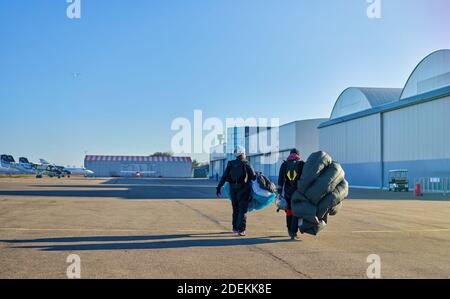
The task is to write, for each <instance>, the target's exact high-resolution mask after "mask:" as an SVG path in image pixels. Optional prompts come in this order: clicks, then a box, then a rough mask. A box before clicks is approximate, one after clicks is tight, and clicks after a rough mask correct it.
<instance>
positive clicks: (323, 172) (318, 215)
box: [292, 151, 348, 235]
mask: <svg viewBox="0 0 450 299" xmlns="http://www.w3.org/2000/svg"><path fill="white" fill-rule="evenodd" d="M347 195H348V182H347V181H346V180H345V173H344V170H343V169H342V167H341V165H340V164H339V163H337V162H335V161H333V160H332V158H331V157H330V156H329V155H328V154H327V153H325V152H323V151H320V152H316V153H313V154H311V156H309V158H308V160H307V161H306V163H305V165H304V167H303V173H302V176H301V177H300V179H299V181H298V186H297V191H295V192H294V194H293V195H292V212H293V213H294V215H295V216H296V217H298V218H301V219H302V221H301V224H300V232H301V233H307V234H311V235H317V233H318V232H319V231H321V230H322V229H323V228H324V227H325V226H326V225H327V221H328V215H331V216H334V215H336V214H337V212H338V210H339V208H340V207H341V205H342V201H343V200H344V199H345V198H346V197H347Z"/></svg>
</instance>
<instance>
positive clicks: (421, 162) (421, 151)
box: [319, 49, 450, 188]
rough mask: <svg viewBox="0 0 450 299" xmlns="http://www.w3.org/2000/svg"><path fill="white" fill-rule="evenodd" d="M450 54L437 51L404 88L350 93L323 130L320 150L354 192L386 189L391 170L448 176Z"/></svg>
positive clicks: (350, 90)
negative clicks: (342, 171) (338, 167)
mask: <svg viewBox="0 0 450 299" xmlns="http://www.w3.org/2000/svg"><path fill="white" fill-rule="evenodd" d="M449 128H450V50H448V49H444V50H439V51H436V52H433V53H432V54H430V55H428V56H427V57H425V58H424V59H423V60H422V61H421V62H420V63H419V64H418V65H417V67H416V68H415V69H414V71H413V72H412V74H411V75H410V77H409V79H408V81H407V82H406V84H405V86H404V88H400V89H396V88H394V89H393V88H355V87H353V88H348V89H346V90H345V91H344V92H343V93H342V94H341V95H340V96H339V97H338V99H337V100H336V103H335V106H334V108H333V111H332V113H331V116H330V119H329V120H327V121H326V122H323V123H321V124H320V125H319V136H320V148H321V149H322V150H325V151H327V152H328V153H329V154H331V155H332V156H333V158H334V159H336V160H337V161H339V162H341V164H342V165H343V166H344V169H345V171H346V176H347V178H348V181H349V183H350V184H351V185H352V186H354V187H369V188H386V187H387V185H388V173H389V170H394V169H407V170H408V171H409V172H408V173H409V177H408V178H409V181H410V182H411V184H410V186H409V187H410V188H412V187H413V185H412V183H413V182H414V181H417V180H418V179H421V178H433V177H435V178H440V177H450V130H449Z"/></svg>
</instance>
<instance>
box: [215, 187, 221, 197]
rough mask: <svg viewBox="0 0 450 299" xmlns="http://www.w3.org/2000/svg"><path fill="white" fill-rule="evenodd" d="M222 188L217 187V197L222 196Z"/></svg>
mask: <svg viewBox="0 0 450 299" xmlns="http://www.w3.org/2000/svg"><path fill="white" fill-rule="evenodd" d="M220 189H222V188H221V187H219V186H217V188H216V196H217V197H220V196H221V195H222V193H221V192H220Z"/></svg>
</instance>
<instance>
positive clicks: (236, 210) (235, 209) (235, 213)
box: [230, 190, 239, 233]
mask: <svg viewBox="0 0 450 299" xmlns="http://www.w3.org/2000/svg"><path fill="white" fill-rule="evenodd" d="M230 193H231V206H232V208H233V215H232V222H231V223H232V225H233V232H234V233H238V216H239V199H238V196H237V192H236V191H235V190H231V191H230Z"/></svg>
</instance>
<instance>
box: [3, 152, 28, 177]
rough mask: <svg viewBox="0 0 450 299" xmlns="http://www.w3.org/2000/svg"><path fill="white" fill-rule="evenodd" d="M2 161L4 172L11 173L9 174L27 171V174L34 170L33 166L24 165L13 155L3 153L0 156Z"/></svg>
mask: <svg viewBox="0 0 450 299" xmlns="http://www.w3.org/2000/svg"><path fill="white" fill-rule="evenodd" d="M0 161H1V167H2V169H1V170H2V172H3V173H9V174H12V173H14V174H19V173H25V174H33V173H34V171H33V170H32V168H31V167H24V165H23V164H22V163H17V162H16V160H14V158H13V156H11V155H5V154H3V155H1V156H0Z"/></svg>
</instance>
